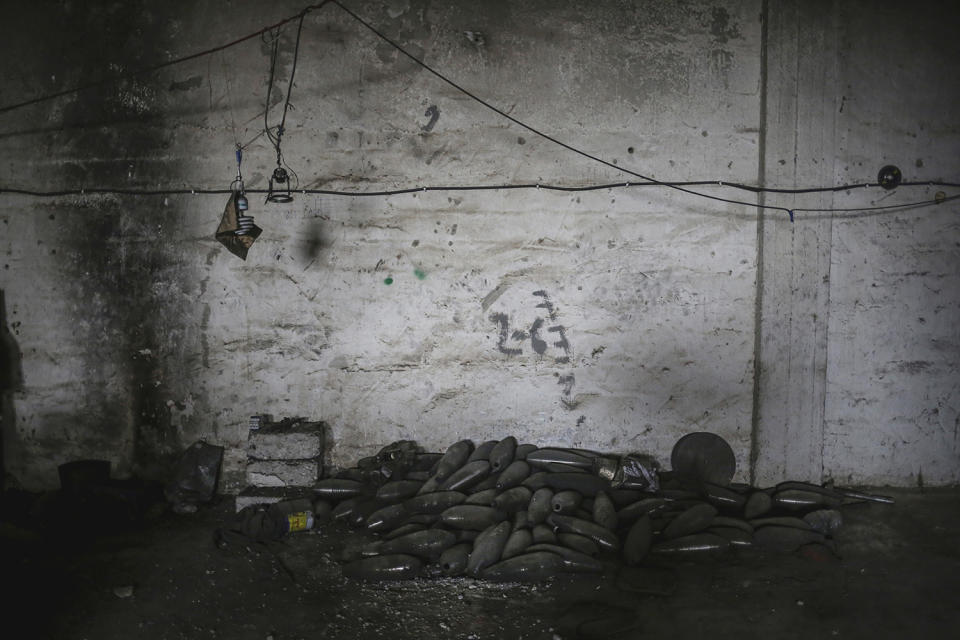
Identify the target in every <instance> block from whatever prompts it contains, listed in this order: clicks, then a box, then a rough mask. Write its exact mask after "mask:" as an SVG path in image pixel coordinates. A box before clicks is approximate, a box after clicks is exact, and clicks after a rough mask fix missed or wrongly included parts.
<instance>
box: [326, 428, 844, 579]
mask: <svg viewBox="0 0 960 640" xmlns="http://www.w3.org/2000/svg"><path fill="white" fill-rule="evenodd" d="M601 455H602V454H598V453H596V452H591V451H586V450H582V449H570V448H556V447H549V448H538V447H536V446H534V445H529V444H522V445H518V444H517V440H516V439H515V438H514V437H512V436H511V437H508V438H504V439H503V440H499V441H496V440H492V441H488V442H484V443H482V444H480V445H477V446H474V444H473V443H472V442H471V441H469V440H461V441H460V442H457V443H455V444H453V445H452V446H451V447H450V448H449V449H447V451H446V452H445V453H443V454H440V453H418V454H416V455H415V459H414V461H413V463H412V465H410V467H409V468H408V469H404V470H402V471H400V472H394V473H391V474H390V477H389V478H385V477H384V476H383V474H382V473H381V472H380V471H379V470H377V469H375V468H373V469H372V468H370V465H369V464H368V465H366V468H362V467H355V468H351V469H345V470H343V471H341V472H340V473H338V474H337V476H336V477H334V478H329V479H324V480H321V481H319V482H318V483H317V484H316V485H315V486H314V492H315V494H316V503H315V505H314V507H315V512H316V514H317V517H318V518H319V519H321V520H322V519H330V518H332V519H333V520H339V521H343V522H346V523H348V524H349V525H350V526H351V527H354V528H358V529H366V530H367V531H368V532H371V533H374V534H376V535H377V536H378V539H377V540H376V541H374V542H372V543H370V544H368V545H366V546H365V547H364V548H363V549H362V551H361V554H360V557H359V558H357V559H354V560H352V561H350V562H347V563H346V564H345V565H344V567H343V574H344V575H345V576H346V577H349V578H356V579H363V580H407V579H411V578H415V577H418V576H422V575H424V574H432V575H438V574H443V575H446V576H462V575H466V576H471V577H474V578H480V579H484V580H490V581H497V582H539V581H543V580H547V579H549V578H551V577H553V576H555V575H557V574H559V573H599V572H602V571H603V568H604V564H603V561H613V562H620V563H623V564H626V565H629V566H635V565H638V564H640V563H641V562H643V561H644V559H645V558H647V557H648V555H654V556H666V557H669V556H690V555H693V556H696V555H698V554H715V553H718V552H725V551H728V550H730V549H732V548H737V547H750V546H752V545H758V546H762V547H767V548H772V549H775V550H779V551H786V552H789V551H793V550H796V549H798V548H800V547H801V546H803V545H808V544H816V543H820V544H824V543H826V544H829V541H830V539H831V538H832V536H833V534H834V532H835V531H836V530H837V529H838V527H839V526H840V525H841V522H842V519H841V514H840V512H839V511H838V508H839V507H840V506H841V505H842V504H843V503H844V501H845V498H844V496H843V495H842V494H840V493H837V492H836V491H834V490H833V489H831V488H827V487H821V486H818V485H814V484H808V483H801V482H784V483H781V484H779V485H777V486H776V487H773V488H769V489H756V488H753V487H750V486H747V485H743V484H736V483H734V484H729V485H728V486H719V485H715V484H709V483H705V482H700V481H691V480H689V479H680V478H677V477H675V476H672V475H671V473H670V472H663V473H661V474H660V479H661V486H660V487H659V488H658V490H657V491H656V492H652V493H651V492H645V491H637V490H625V489H617V488H614V487H612V486H611V484H610V482H609V481H608V480H606V479H604V478H601V477H600V476H598V475H596V474H595V473H594V471H593V470H594V467H595V464H594V459H595V458H597V457H599V456H601ZM368 460H369V459H368ZM428 568H429V569H431V570H430V571H428V570H427V569H428Z"/></svg>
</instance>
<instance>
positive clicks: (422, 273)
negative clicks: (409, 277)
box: [413, 268, 427, 280]
mask: <svg viewBox="0 0 960 640" xmlns="http://www.w3.org/2000/svg"><path fill="white" fill-rule="evenodd" d="M413 275H415V276H417V280H423V279H424V278H426V277H427V272H426V271H424V270H423V269H419V268H417V269H414V270H413Z"/></svg>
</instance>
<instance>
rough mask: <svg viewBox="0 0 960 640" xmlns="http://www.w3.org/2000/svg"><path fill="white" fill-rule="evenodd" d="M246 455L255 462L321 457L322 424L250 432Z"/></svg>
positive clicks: (313, 423) (304, 424) (311, 423)
mask: <svg viewBox="0 0 960 640" xmlns="http://www.w3.org/2000/svg"><path fill="white" fill-rule="evenodd" d="M247 453H248V455H249V456H250V458H252V459H255V460H306V459H308V458H318V457H320V456H321V455H323V423H322V422H307V423H301V424H299V425H297V426H295V427H293V428H290V429H283V430H274V429H270V428H266V429H260V430H257V431H251V432H250V440H249V442H248V444H247Z"/></svg>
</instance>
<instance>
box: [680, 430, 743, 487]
mask: <svg viewBox="0 0 960 640" xmlns="http://www.w3.org/2000/svg"><path fill="white" fill-rule="evenodd" d="M670 465H671V466H672V467H673V470H674V471H675V472H676V473H677V474H679V475H681V476H686V477H688V478H692V479H696V480H701V481H704V482H710V483H713V484H717V485H720V486H723V487H725V486H727V485H729V484H730V481H731V480H732V479H733V474H734V472H735V471H736V470H737V462H736V459H735V458H734V455H733V449H731V448H730V445H729V444H728V443H727V441H726V440H724V439H723V438H721V437H720V436H718V435H717V434H715V433H710V432H707V431H698V432H696V433H688V434H687V435H685V436H683V437H682V438H680V439H679V440H677V443H676V444H675V445H673V451H672V452H671V454H670Z"/></svg>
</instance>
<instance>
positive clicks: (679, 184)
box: [0, 0, 960, 219]
mask: <svg viewBox="0 0 960 640" xmlns="http://www.w3.org/2000/svg"><path fill="white" fill-rule="evenodd" d="M331 2H332V3H333V4H335V5H337V6H338V7H340V9H342V10H343V11H344V12H345V13H347V14H348V15H349V16H350V17H352V18H353V19H354V20H356V21H357V22H359V23H360V24H362V25H363V26H364V27H366V28H367V29H368V30H370V31H371V32H372V33H374V34H375V35H376V36H377V37H378V38H380V39H381V40H383V41H384V42H386V43H388V44H389V45H391V46H392V47H394V48H395V49H397V50H398V51H399V52H400V53H402V54H403V55H405V56H406V57H408V58H409V59H411V60H412V61H413V62H415V63H416V64H418V65H420V66H421V67H423V68H424V69H425V70H427V71H428V72H430V73H431V74H433V75H434V76H436V77H437V78H439V79H441V80H442V81H444V82H446V83H447V84H449V85H450V86H452V87H453V88H455V89H456V90H458V91H460V92H461V93H463V94H464V95H466V96H467V97H469V98H471V99H472V100H474V101H476V102H478V103H479V104H481V105H483V106H485V107H487V108H488V109H490V110H492V111H494V112H495V113H497V114H498V115H500V116H502V117H504V118H506V119H508V120H510V121H511V122H514V123H516V124H517V125H519V126H521V127H523V128H524V129H526V130H528V131H530V132H531V133H534V134H535V135H538V136H540V137H542V138H544V139H545V140H548V141H550V142H552V143H554V144H556V145H558V146H560V147H563V148H565V149H567V150H569V151H571V152H573V153H576V154H578V155H581V156H583V157H585V158H588V159H590V160H593V161H595V162H598V163H600V164H603V165H605V166H607V167H610V168H612V169H615V170H617V171H621V172H624V173H627V174H629V175H631V176H634V177H637V178H640V179H642V180H645V181H646V183H647V184H649V185H651V186H661V187H667V188H671V189H676V190H678V191H682V192H684V193H688V194H690V195H694V196H698V197H701V198H707V199H711V200H716V201H720V202H725V203H729V204H739V205H743V206H748V207H752V208H758V209H772V210H777V211H783V212H786V213H788V214H790V216H791V219H792V218H793V213H794V212H797V211H805V212H829V211H837V212H842V211H867V210H879V209H897V208H905V207H912V206H923V205H926V204H938V203H940V202H943V201H945V199H944V198H940V199H935V200H925V201H919V202H915V203H911V204H905V205H889V206H885V207H870V208H849V209H840V208H807V207H794V208H788V207H781V206H775V205H765V204H759V203H754V202H745V201H742V200H734V199H730V198H722V197H719V196H713V195H710V194H705V193H702V192H699V191H693V190H690V189H687V188H685V187H688V186H705V185H716V186H721V187H729V188H734V189H740V190H743V191H748V192H751V193H758V194H759V193H780V194H788V195H789V194H793V195H796V194H805V193H824V192H839V191H845V190H851V189H857V188H865V187H876V186H880V185H878V184H877V183H870V182H866V183H856V184H844V185H834V186H828V187H808V188H777V187H765V186H752V185H747V184H743V183H738V182H726V181H722V180H699V181H662V180H657V179H655V178H652V177H650V176H646V175H643V174H640V173H638V172H635V171H632V170H630V169H626V168H624V167H621V166H619V165H616V164H613V163H611V162H608V161H606V160H603V159H602V158H599V157H597V156H594V155H592V154H590V153H587V152H586V151H583V150H581V149H578V148H576V147H574V146H572V145H569V144H567V143H565V142H563V141H561V140H558V139H557V138H554V137H552V136H550V135H549V134H546V133H543V132H541V131H539V130H538V129H536V128H534V127H532V126H531V125H528V124H526V123H525V122H523V121H521V120H519V119H517V118H514V117H513V116H511V115H509V114H508V113H506V112H504V111H503V110H501V109H499V108H497V107H495V106H494V105H492V104H490V103H489V102H487V101H485V100H483V99H482V98H480V97H479V96H477V95H475V94H473V93H471V92H470V91H468V90H467V89H465V88H464V87H462V86H460V85H459V84H457V83H455V82H454V81H452V80H450V79H449V78H447V77H446V76H444V75H443V74H441V73H440V72H438V71H436V70H434V69H433V68H432V67H430V66H429V65H427V64H426V63H425V62H423V61H422V60H420V59H419V58H417V57H416V56H414V55H413V54H411V53H409V52H408V51H406V50H405V49H404V48H403V47H401V46H400V45H399V44H397V43H396V42H394V41H393V40H391V39H390V38H388V37H387V36H386V35H384V34H383V33H381V32H380V31H378V30H377V29H376V28H374V27H373V26H372V25H371V24H369V23H368V22H366V21H365V20H363V19H362V18H361V17H360V16H358V15H357V14H355V13H354V12H352V11H350V10H349V9H347V8H346V7H345V6H343V5H342V4H341V3H340V2H339V1H338V0H325V1H324V2H320V3H318V4H314V5H309V6H307V7H305V8H304V9H303V10H301V11H300V12H298V13H297V14H295V15H293V16H290V17H288V18H285V19H283V20H281V21H279V22H277V23H276V24H273V25H270V26H268V27H264V28H263V29H260V30H258V31H256V32H253V33H250V34H248V35H246V36H243V37H241V38H237V39H236V40H233V41H231V42H228V43H226V44H223V45H220V46H217V47H212V48H210V49H206V50H203V51H199V52H196V53H193V54H190V55H188V56H183V57H181V58H176V59H174V60H170V61H168V62H164V63H160V64H157V65H153V66H150V67H144V68H141V69H138V70H135V71H132V72H129V73H126V74H122V75H120V76H118V77H116V78H110V79H103V80H100V81H96V82H92V83H87V84H84V85H79V86H75V87H73V88H71V89H66V90H63V91H59V92H56V93H52V94H47V95H44V96H39V97H37V98H34V99H32V100H26V101H23V102H20V103H16V104H11V105H6V106H3V107H0V113H5V112H7V111H12V110H14V109H18V108H21V107H25V106H28V105H32V104H37V103H39V102H43V101H45V100H51V99H53V98H57V97H60V96H64V95H68V94H70V93H76V92H78V91H83V90H85V89H90V88H95V87H99V86H103V85H106V84H110V83H115V82H117V81H118V80H122V79H125V78H129V77H134V76H138V75H143V74H146V73H151V72H154V71H157V70H159V69H162V68H165V67H169V66H173V65H176V64H179V63H182V62H186V61H188V60H193V59H196V58H199V57H202V56H206V55H210V54H212V53H216V52H218V51H223V50H225V49H228V48H230V47H233V46H235V45H238V44H240V43H242V42H245V41H247V40H250V39H251V38H254V37H257V36H261V38H262V37H263V35H265V34H267V33H269V32H271V31H276V35H275V37H274V40H273V43H272V44H273V50H272V52H271V65H270V81H269V82H268V89H267V105H266V108H265V110H264V131H263V132H262V133H261V134H258V135H257V136H255V137H254V138H253V139H252V140H251V141H250V142H248V143H247V144H246V145H243V147H242V148H245V147H246V146H248V145H249V144H251V143H252V142H253V141H254V140H256V139H257V138H259V137H260V135H263V134H266V136H267V137H268V138H269V139H270V141H271V143H272V144H273V145H274V147H275V148H276V149H277V152H278V157H280V158H281V159H282V154H280V149H279V142H280V138H281V137H282V132H283V128H284V126H285V122H286V115H287V111H288V109H289V106H290V94H291V91H292V88H293V78H294V74H295V72H296V65H297V58H298V56H299V48H300V36H301V32H302V29H303V21H304V19H305V17H306V15H307V13H309V12H311V11H315V10H319V9H322V8H323V7H324V6H326V5H327V4H329V3H331ZM294 20H299V24H298V28H297V40H296V46H295V51H294V59H293V64H292V67H291V74H290V84H289V85H288V88H287V96H286V99H285V102H284V111H283V117H282V119H281V124H280V126H279V128H278V135H276V136H275V135H274V134H273V133H272V132H271V130H270V127H269V126H268V123H267V112H268V110H269V106H270V105H269V101H270V96H271V91H272V86H273V79H274V73H275V67H276V58H277V40H278V39H279V29H280V27H282V26H283V25H285V24H287V23H289V22H292V21H294ZM283 164H284V166H287V165H286V162H283ZM287 168H288V169H289V167H287ZM291 172H292V169H291ZM294 175H296V174H294ZM298 181H299V180H298ZM621 186H640V185H639V184H635V183H629V182H628V183H626V184H622V183H612V184H609V185H594V186H588V187H560V186H556V185H530V184H527V185H490V186H465V187H419V188H408V189H395V190H385V191H369V192H348V191H330V190H308V191H302V190H300V189H299V188H298V189H297V191H301V192H302V193H316V194H326V195H344V196H366V195H371V196H384V195H396V194H402V193H412V192H416V191H451V190H456V191H466V190H477V189H517V188H520V189H527V188H541V187H542V188H544V189H550V190H565V191H589V190H594V189H604V188H613V187H621ZM901 186H943V187H960V183H954V182H944V181H920V182H903V183H901ZM2 192H7V193H21V194H25V195H36V196H46V195H58V194H59V195H80V194H83V193H112V194H118V195H161V194H169V195H174V194H179V193H220V190H209V189H180V190H157V191H142V190H130V189H71V190H65V191H60V192H39V191H29V190H17V189H0V193H2ZM251 193H257V191H256V190H253V191H251ZM952 199H953V197H951V198H946V200H952Z"/></svg>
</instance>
